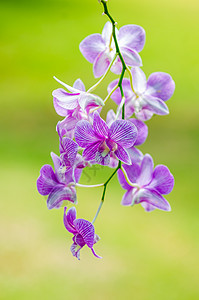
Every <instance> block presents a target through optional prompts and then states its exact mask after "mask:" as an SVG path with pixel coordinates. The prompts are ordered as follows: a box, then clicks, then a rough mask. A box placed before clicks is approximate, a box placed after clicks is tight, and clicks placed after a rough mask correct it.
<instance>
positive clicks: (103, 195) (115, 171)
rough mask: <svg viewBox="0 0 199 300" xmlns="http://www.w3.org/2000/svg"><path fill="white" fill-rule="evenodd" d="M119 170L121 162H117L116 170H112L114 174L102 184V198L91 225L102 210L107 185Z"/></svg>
mask: <svg viewBox="0 0 199 300" xmlns="http://www.w3.org/2000/svg"><path fill="white" fill-rule="evenodd" d="M120 168H121V161H119V164H118V166H117V168H116V169H115V170H114V172H113V173H112V174H111V176H110V177H109V178H108V179H107V180H106V182H105V183H104V189H103V192H102V198H101V202H100V205H99V207H98V210H97V212H96V215H95V217H94V219H93V221H92V224H93V223H94V222H95V220H96V219H97V216H98V214H99V212H100V210H101V208H102V204H103V203H104V199H105V194H106V187H107V185H108V183H109V182H110V181H111V179H112V178H113V177H114V175H115V174H116V173H117V171H118V170H119V169H120Z"/></svg>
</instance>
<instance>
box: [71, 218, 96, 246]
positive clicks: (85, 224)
mask: <svg viewBox="0 0 199 300" xmlns="http://www.w3.org/2000/svg"><path fill="white" fill-rule="evenodd" d="M73 224H74V226H75V229H76V230H77V231H78V233H79V234H81V236H82V238H83V240H84V242H85V243H86V245H87V246H88V247H89V248H92V247H93V245H94V235H95V229H94V226H93V224H92V223H91V222H89V221H87V220H84V219H76V220H75V221H74V222H73Z"/></svg>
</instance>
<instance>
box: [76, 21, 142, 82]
mask: <svg viewBox="0 0 199 300" xmlns="http://www.w3.org/2000/svg"><path fill="white" fill-rule="evenodd" d="M116 35H117V40H118V44H119V48H120V51H121V54H122V56H123V58H124V61H125V63H126V64H127V65H128V66H131V67H132V66H141V65H142V60H141V57H140V56H139V54H138V52H140V51H141V50H142V49H143V47H144V43H145V31H144V29H143V28H142V27H140V26H138V25H125V26H123V27H121V28H120V29H119V30H118V29H116ZM79 47H80V51H81V53H82V54H83V56H84V57H85V58H86V59H87V60H88V61H89V62H90V63H92V64H93V73H94V76H95V77H101V76H102V75H103V74H104V73H105V72H106V70H107V69H108V67H109V65H110V64H111V62H112V60H113V58H114V57H115V53H116V48H115V43H114V40H113V36H112V25H111V23H110V22H107V23H106V24H105V26H104V28H103V30H102V34H99V33H96V34H91V35H89V36H87V37H86V38H85V39H84V40H83V41H82V42H81V43H80V46H79ZM121 70H122V64H121V61H120V59H119V58H117V59H116V61H115V63H114V64H113V66H112V67H111V71H112V72H113V73H116V74H119V73H121Z"/></svg>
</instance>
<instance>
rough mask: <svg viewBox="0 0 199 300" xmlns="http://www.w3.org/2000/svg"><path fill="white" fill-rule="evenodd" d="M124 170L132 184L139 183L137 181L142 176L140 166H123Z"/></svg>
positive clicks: (134, 164)
mask: <svg viewBox="0 0 199 300" xmlns="http://www.w3.org/2000/svg"><path fill="white" fill-rule="evenodd" d="M123 168H124V170H125V171H126V173H127V176H128V178H129V180H130V182H132V183H137V179H138V178H139V176H140V173H141V168H140V166H139V165H138V164H136V163H132V164H131V165H129V166H127V165H123Z"/></svg>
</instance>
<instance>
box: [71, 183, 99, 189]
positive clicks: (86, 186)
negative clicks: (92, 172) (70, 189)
mask: <svg viewBox="0 0 199 300" xmlns="http://www.w3.org/2000/svg"><path fill="white" fill-rule="evenodd" d="M75 185H76V186H79V187H84V188H95V187H100V186H103V185H104V183H99V184H89V185H85V184H81V183H77V182H76V183H75Z"/></svg>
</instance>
